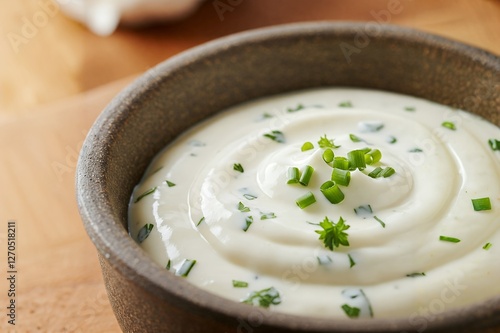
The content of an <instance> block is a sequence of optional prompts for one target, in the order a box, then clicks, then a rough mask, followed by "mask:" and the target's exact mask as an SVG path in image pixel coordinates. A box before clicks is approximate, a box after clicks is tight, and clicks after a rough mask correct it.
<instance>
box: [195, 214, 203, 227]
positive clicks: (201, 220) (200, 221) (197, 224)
mask: <svg viewBox="0 0 500 333" xmlns="http://www.w3.org/2000/svg"><path fill="white" fill-rule="evenodd" d="M203 221H205V216H202V218H201V219H200V220H199V221H198V223H196V226H199V225H200V224H201V223H202V222H203Z"/></svg>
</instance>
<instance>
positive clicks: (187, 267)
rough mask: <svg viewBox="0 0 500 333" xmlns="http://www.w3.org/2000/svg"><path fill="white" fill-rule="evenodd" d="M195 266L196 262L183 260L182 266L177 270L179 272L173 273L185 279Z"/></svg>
mask: <svg viewBox="0 0 500 333" xmlns="http://www.w3.org/2000/svg"><path fill="white" fill-rule="evenodd" d="M195 264H196V260H192V259H185V260H184V261H183V262H182V265H181V267H180V268H179V270H178V271H177V272H176V273H175V275H177V276H182V277H187V276H188V275H189V272H191V269H193V266H194V265H195Z"/></svg>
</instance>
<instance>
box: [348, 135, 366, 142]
mask: <svg viewBox="0 0 500 333" xmlns="http://www.w3.org/2000/svg"><path fill="white" fill-rule="evenodd" d="M349 138H350V139H351V141H352V142H365V140H363V139H361V138H360V137H359V136H356V135H354V134H349Z"/></svg>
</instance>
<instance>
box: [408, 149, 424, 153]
mask: <svg viewBox="0 0 500 333" xmlns="http://www.w3.org/2000/svg"><path fill="white" fill-rule="evenodd" d="M408 152H409V153H421V152H423V150H422V149H420V148H412V149H410V150H408Z"/></svg>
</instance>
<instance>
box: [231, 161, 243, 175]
mask: <svg viewBox="0 0 500 333" xmlns="http://www.w3.org/2000/svg"><path fill="white" fill-rule="evenodd" d="M233 170H235V171H238V172H241V173H243V172H245V170H244V169H243V166H242V165H241V164H240V163H234V164H233Z"/></svg>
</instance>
